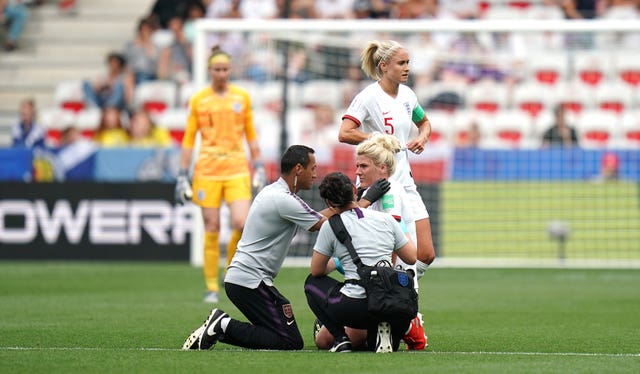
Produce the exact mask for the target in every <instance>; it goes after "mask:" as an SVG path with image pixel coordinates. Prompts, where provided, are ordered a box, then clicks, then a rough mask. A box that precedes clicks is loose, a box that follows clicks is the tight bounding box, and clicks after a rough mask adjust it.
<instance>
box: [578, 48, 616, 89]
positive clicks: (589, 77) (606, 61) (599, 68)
mask: <svg viewBox="0 0 640 374" xmlns="http://www.w3.org/2000/svg"><path fill="white" fill-rule="evenodd" d="M574 59H575V62H574V78H575V79H578V80H579V81H580V82H582V83H583V84H585V85H587V86H591V87H597V86H599V85H600V84H602V83H603V82H604V81H606V80H607V79H608V78H609V70H608V69H610V68H611V65H612V64H611V58H610V57H609V55H608V54H606V53H602V52H591V51H589V52H577V53H576V54H575V56H574Z"/></svg>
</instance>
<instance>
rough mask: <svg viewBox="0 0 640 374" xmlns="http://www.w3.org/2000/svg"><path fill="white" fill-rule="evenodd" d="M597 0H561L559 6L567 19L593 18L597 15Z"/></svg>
mask: <svg viewBox="0 0 640 374" xmlns="http://www.w3.org/2000/svg"><path fill="white" fill-rule="evenodd" d="M597 4H598V0H562V2H561V4H560V6H561V7H562V10H563V11H564V14H565V17H566V18H568V19H594V18H596V17H598V6H597Z"/></svg>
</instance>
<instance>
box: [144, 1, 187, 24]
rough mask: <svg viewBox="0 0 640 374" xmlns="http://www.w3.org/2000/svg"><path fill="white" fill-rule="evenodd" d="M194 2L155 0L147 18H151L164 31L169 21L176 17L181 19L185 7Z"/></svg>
mask: <svg viewBox="0 0 640 374" xmlns="http://www.w3.org/2000/svg"><path fill="white" fill-rule="evenodd" d="M193 1H196V0H156V1H155V2H154V3H153V6H152V7H151V11H150V12H149V17H150V18H153V19H154V20H155V21H156V22H158V25H159V26H160V27H161V28H163V29H166V28H168V27H169V21H170V20H171V19H172V18H173V17H176V16H180V17H182V16H183V15H184V12H185V11H186V9H187V5H188V4H189V3H191V2H193Z"/></svg>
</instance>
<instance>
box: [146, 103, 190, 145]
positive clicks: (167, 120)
mask: <svg viewBox="0 0 640 374" xmlns="http://www.w3.org/2000/svg"><path fill="white" fill-rule="evenodd" d="M188 115H189V109H187V108H184V107H178V108H168V109H166V110H164V111H163V112H162V113H156V114H152V115H151V119H152V120H153V122H154V123H155V124H156V125H157V126H159V127H163V128H165V129H167V131H169V134H170V135H171V138H172V139H173V140H174V141H175V142H177V143H178V144H180V143H182V137H183V136H184V131H185V128H186V126H187V116H188Z"/></svg>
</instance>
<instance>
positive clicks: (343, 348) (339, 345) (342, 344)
mask: <svg viewBox="0 0 640 374" xmlns="http://www.w3.org/2000/svg"><path fill="white" fill-rule="evenodd" d="M351 349H352V348H351V341H350V340H349V338H348V337H346V336H343V337H340V338H336V340H334V341H333V346H332V347H331V348H330V349H329V352H339V353H347V352H351Z"/></svg>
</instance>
